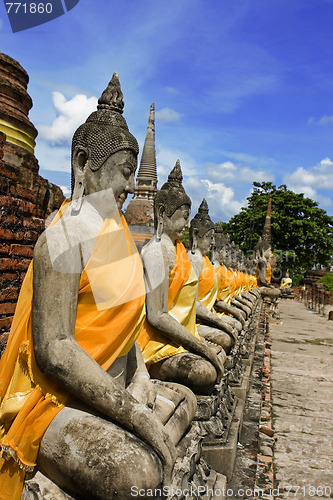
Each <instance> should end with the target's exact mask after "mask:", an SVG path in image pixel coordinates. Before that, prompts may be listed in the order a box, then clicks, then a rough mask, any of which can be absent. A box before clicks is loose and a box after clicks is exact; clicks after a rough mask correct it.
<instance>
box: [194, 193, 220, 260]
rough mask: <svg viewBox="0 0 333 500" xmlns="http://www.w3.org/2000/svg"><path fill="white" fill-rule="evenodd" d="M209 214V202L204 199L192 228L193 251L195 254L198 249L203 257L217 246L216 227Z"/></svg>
mask: <svg viewBox="0 0 333 500" xmlns="http://www.w3.org/2000/svg"><path fill="white" fill-rule="evenodd" d="M208 212H209V210H208V205H207V201H206V199H205V198H204V199H203V200H202V202H201V205H200V207H199V209H198V213H197V214H196V215H195V216H194V218H193V219H192V221H191V226H190V248H191V251H192V253H194V252H195V250H196V248H198V249H199V250H200V252H201V253H202V255H203V256H204V255H206V254H207V253H208V252H209V250H210V249H211V248H212V247H213V246H214V245H215V238H214V234H215V225H214V223H213V222H212V220H211V218H210V217H209V215H208Z"/></svg>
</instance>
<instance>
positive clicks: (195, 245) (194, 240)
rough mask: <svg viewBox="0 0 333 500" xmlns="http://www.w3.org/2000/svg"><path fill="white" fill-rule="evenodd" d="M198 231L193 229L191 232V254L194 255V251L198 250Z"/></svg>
mask: <svg viewBox="0 0 333 500" xmlns="http://www.w3.org/2000/svg"><path fill="white" fill-rule="evenodd" d="M197 236H198V230H197V229H196V228H194V229H193V232H192V245H191V253H192V254H194V253H195V251H196V249H197V248H198V239H197Z"/></svg>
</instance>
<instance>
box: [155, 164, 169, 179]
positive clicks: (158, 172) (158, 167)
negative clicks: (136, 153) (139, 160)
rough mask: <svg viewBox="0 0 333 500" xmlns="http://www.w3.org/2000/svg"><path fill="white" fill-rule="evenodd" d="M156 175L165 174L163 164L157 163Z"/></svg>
mask: <svg viewBox="0 0 333 500" xmlns="http://www.w3.org/2000/svg"><path fill="white" fill-rule="evenodd" d="M156 168H157V176H158V177H159V176H165V175H166V174H167V171H166V169H165V167H163V165H157V167H156Z"/></svg>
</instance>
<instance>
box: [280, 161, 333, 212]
mask: <svg viewBox="0 0 333 500" xmlns="http://www.w3.org/2000/svg"><path fill="white" fill-rule="evenodd" d="M284 182H285V184H287V186H288V188H289V189H291V190H292V191H294V192H296V193H304V195H305V196H306V197H308V198H311V199H313V200H315V201H317V202H318V203H320V205H321V206H322V207H323V208H324V209H325V210H327V209H330V208H331V207H332V206H333V201H332V198H333V196H330V197H328V196H325V195H323V194H322V192H323V191H325V190H326V191H333V162H332V161H331V160H330V159H329V158H324V159H323V160H321V162H319V163H318V164H317V165H315V166H314V167H310V168H307V169H306V168H304V167H298V168H297V169H296V170H294V172H292V173H291V174H286V175H285V176H284Z"/></svg>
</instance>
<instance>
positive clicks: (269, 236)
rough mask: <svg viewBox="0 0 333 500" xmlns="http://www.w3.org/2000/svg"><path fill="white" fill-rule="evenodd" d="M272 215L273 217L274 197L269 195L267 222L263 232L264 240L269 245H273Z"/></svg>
mask: <svg viewBox="0 0 333 500" xmlns="http://www.w3.org/2000/svg"><path fill="white" fill-rule="evenodd" d="M271 215H272V195H269V201H268V207H267V214H266V220H265V225H264V229H263V232H262V238H263V240H265V241H266V242H267V243H269V245H271V244H272V233H271Z"/></svg>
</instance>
